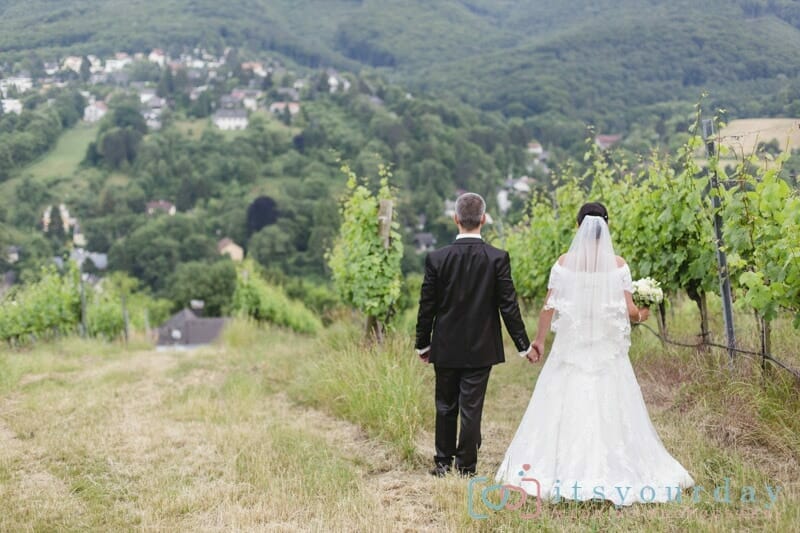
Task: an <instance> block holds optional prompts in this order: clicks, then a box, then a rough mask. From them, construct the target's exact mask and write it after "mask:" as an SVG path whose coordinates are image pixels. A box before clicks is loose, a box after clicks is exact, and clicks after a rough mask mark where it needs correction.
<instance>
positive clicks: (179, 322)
mask: <svg viewBox="0 0 800 533" xmlns="http://www.w3.org/2000/svg"><path fill="white" fill-rule="evenodd" d="M227 320H228V319H227V318H200V317H198V316H197V315H195V314H194V313H193V312H192V311H191V310H189V309H183V310H181V311H180V312H178V313H176V314H175V315H173V316H172V318H170V319H169V320H167V321H166V322H165V323H164V324H163V325H162V326H161V327H159V328H158V346H159V347H180V348H192V347H197V346H203V345H207V344H211V343H212V342H214V341H215V340H217V338H218V337H219V335H220V333H222V329H223V328H224V327H225V324H226V322H227Z"/></svg>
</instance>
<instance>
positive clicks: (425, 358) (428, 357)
mask: <svg viewBox="0 0 800 533" xmlns="http://www.w3.org/2000/svg"><path fill="white" fill-rule="evenodd" d="M419 360H420V361H422V362H423V363H425V364H426V365H429V364H431V352H430V350H429V351H427V352H425V353H423V354H420V355H419Z"/></svg>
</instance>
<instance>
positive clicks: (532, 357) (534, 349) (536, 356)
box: [525, 340, 544, 364]
mask: <svg viewBox="0 0 800 533" xmlns="http://www.w3.org/2000/svg"><path fill="white" fill-rule="evenodd" d="M542 355H544V341H540V340H536V341H535V342H534V343H533V344H531V351H530V353H529V354H528V355H526V356H525V359H527V360H528V361H530V363H531V364H534V363H538V362H539V360H540V359H541V358H542Z"/></svg>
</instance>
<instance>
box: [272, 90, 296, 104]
mask: <svg viewBox="0 0 800 533" xmlns="http://www.w3.org/2000/svg"><path fill="white" fill-rule="evenodd" d="M277 92H278V94H279V95H280V96H282V97H283V98H285V99H286V100H291V101H293V102H297V101H298V100H300V92H299V89H295V88H293V87H281V88H280V89H278V91H277Z"/></svg>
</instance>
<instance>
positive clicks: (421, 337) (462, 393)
mask: <svg viewBox="0 0 800 533" xmlns="http://www.w3.org/2000/svg"><path fill="white" fill-rule="evenodd" d="M453 218H454V220H455V223H456V225H457V226H458V231H459V233H458V236H457V237H456V240H455V242H454V243H453V244H451V245H450V246H445V247H444V248H441V249H439V250H436V251H434V252H431V253H430V254H428V257H427V258H426V259H425V279H424V281H423V282H422V290H421V291H420V292H421V294H420V299H419V315H418V317H417V342H416V348H417V354H418V355H419V357H420V359H422V361H424V362H425V363H433V367H434V370H435V372H436V455H435V456H434V461H435V463H436V467H435V468H434V469H433V470H432V471H431V474H433V475H435V476H440V477H441V476H444V475H445V474H446V473H447V472H448V471H449V470H450V469H451V468H452V466H453V459H454V458H455V467H456V469H457V471H458V472H459V473H460V474H462V475H473V474H474V473H475V469H476V466H477V464H478V448H480V445H481V414H482V412H483V398H484V396H485V395H486V385H487V383H488V382H489V372H490V371H491V369H492V365H496V364H497V363H502V362H503V361H505V356H504V354H503V337H502V333H501V330H500V315H501V314H502V315H503V321H504V322H505V325H506V329H508V332H509V334H510V335H511V339H512V340H513V341H514V345H515V346H516V347H517V350H519V354H520V356H523V357H526V358H527V359H528V360H529V361H530V362H531V363H534V362H536V361H538V360H539V358H540V356H541V354H539V353H538V352H537V351H535V350H532V347H531V343H530V341H529V340H528V335H527V334H526V332H525V325H524V324H523V322H522V317H521V315H520V311H519V305H518V304H517V294H516V291H515V289H514V282H513V281H512V280H511V263H510V261H509V257H508V253H507V252H505V251H503V250H499V249H497V248H494V247H493V246H490V245H488V244H486V243H485V242H483V238H482V237H481V228H482V227H483V225H484V224H485V223H486V202H484V200H483V198H481V197H480V196H479V195H477V194H474V193H466V194H462V195H461V196H459V197H458V199H457V200H456V213H455V216H454V217H453ZM459 414H460V415H461V430H460V434H459V436H458V443H456V428H457V425H458V417H459Z"/></svg>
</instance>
